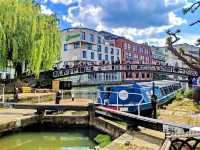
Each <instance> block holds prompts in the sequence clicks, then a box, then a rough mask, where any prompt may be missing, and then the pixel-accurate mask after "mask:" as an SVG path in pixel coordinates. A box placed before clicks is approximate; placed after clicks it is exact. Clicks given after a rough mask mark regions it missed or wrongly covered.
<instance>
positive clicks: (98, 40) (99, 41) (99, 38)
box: [97, 36, 101, 44]
mask: <svg viewBox="0 0 200 150" xmlns="http://www.w3.org/2000/svg"><path fill="white" fill-rule="evenodd" d="M97 42H98V43H99V44H101V37H100V36H98V37H97Z"/></svg>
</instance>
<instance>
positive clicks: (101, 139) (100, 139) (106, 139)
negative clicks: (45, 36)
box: [94, 134, 111, 148]
mask: <svg viewBox="0 0 200 150" xmlns="http://www.w3.org/2000/svg"><path fill="white" fill-rule="evenodd" d="M94 140H95V141H96V142H97V143H98V144H99V146H100V147H101V148H103V147H105V146H106V145H108V144H110V143H111V137H110V136H109V135H104V134H99V135H97V137H96V138H95V139H94Z"/></svg>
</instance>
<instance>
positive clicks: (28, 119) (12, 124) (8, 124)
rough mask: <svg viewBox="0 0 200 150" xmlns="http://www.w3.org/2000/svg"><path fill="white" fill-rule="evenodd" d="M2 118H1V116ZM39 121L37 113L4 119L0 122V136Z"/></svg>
mask: <svg viewBox="0 0 200 150" xmlns="http://www.w3.org/2000/svg"><path fill="white" fill-rule="evenodd" d="M1 119H2V118H1ZM38 121H39V117H38V116H37V115H32V116H25V117H20V118H16V119H14V118H13V119H11V120H9V121H4V122H1V123H0V136H3V135H5V134H8V133H10V132H15V131H18V130H20V129H22V128H24V127H26V126H29V125H32V124H35V123H37V122H38Z"/></svg>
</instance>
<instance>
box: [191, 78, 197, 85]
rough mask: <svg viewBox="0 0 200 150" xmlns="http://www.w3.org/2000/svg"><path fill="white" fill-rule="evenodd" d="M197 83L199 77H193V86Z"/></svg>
mask: <svg viewBox="0 0 200 150" xmlns="http://www.w3.org/2000/svg"><path fill="white" fill-rule="evenodd" d="M195 85H197V79H196V78H193V79H192V86H195Z"/></svg>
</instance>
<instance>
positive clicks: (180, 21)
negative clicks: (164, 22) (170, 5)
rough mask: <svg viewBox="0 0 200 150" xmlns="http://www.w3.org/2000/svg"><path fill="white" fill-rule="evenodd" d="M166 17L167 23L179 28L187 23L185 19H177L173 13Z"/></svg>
mask: <svg viewBox="0 0 200 150" xmlns="http://www.w3.org/2000/svg"><path fill="white" fill-rule="evenodd" d="M168 17H169V23H170V24H171V25H174V26H179V25H182V24H184V23H187V21H186V20H185V19H182V18H180V17H177V16H176V15H175V13H174V12H170V13H169V14H168Z"/></svg>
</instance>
